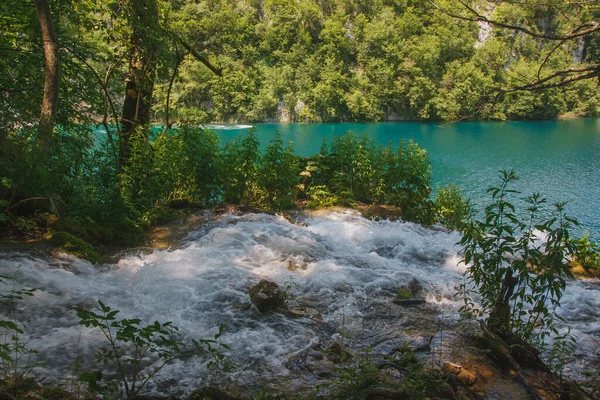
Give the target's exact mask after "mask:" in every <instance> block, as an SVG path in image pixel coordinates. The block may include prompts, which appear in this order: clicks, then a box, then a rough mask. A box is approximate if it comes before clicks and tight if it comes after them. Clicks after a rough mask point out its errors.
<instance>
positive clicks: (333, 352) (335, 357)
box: [325, 342, 354, 364]
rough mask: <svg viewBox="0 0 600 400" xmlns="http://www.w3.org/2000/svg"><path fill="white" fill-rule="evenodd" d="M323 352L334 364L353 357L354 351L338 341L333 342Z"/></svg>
mask: <svg viewBox="0 0 600 400" xmlns="http://www.w3.org/2000/svg"><path fill="white" fill-rule="evenodd" d="M325 352H326V353H327V358H328V359H330V360H331V361H333V362H334V363H336V364H339V363H342V362H346V361H348V360H350V359H352V358H353V357H354V352H353V351H352V350H350V349H349V348H347V347H346V346H345V345H344V344H343V343H340V342H333V343H332V344H331V346H329V347H328V348H327V349H326V350H325Z"/></svg>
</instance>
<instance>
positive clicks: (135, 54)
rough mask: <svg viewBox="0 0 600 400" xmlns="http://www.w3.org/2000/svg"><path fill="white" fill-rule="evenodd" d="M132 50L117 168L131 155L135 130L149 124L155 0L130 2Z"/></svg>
mask: <svg viewBox="0 0 600 400" xmlns="http://www.w3.org/2000/svg"><path fill="white" fill-rule="evenodd" d="M132 5H133V8H134V18H135V20H134V21H133V22H132V23H133V35H132V39H131V42H132V45H133V47H132V50H131V54H130V57H129V72H128V77H127V83H126V87H125V100H124V102H123V114H122V116H121V125H122V130H121V137H120V150H121V153H120V166H124V165H127V163H128V161H129V158H130V155H131V137H132V134H133V133H134V132H135V130H136V129H137V128H138V127H140V126H144V125H146V124H148V123H149V122H150V111H151V106H152V91H153V89H154V75H155V65H156V44H155V43H154V40H152V38H151V37H148V32H149V30H151V29H156V27H157V25H158V9H157V6H156V1H155V0H152V1H142V0H133V1H132Z"/></svg>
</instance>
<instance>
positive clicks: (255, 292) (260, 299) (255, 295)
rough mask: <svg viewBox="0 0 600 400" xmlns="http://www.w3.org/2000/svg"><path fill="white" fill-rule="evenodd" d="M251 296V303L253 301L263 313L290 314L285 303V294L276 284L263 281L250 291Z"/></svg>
mask: <svg viewBox="0 0 600 400" xmlns="http://www.w3.org/2000/svg"><path fill="white" fill-rule="evenodd" d="M249 295H250V301H252V303H253V304H254V305H255V306H256V308H258V311H260V312H261V313H264V312H279V313H282V314H287V313H288V307H287V304H286V303H285V293H284V292H283V291H282V290H281V288H280V287H279V285H277V284H276V283H275V282H269V281H267V280H265V279H263V280H261V281H260V282H259V283H258V284H257V285H256V286H254V287H252V289H250V292H249Z"/></svg>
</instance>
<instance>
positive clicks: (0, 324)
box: [0, 270, 39, 380]
mask: <svg viewBox="0 0 600 400" xmlns="http://www.w3.org/2000/svg"><path fill="white" fill-rule="evenodd" d="M18 275H19V271H18V270H17V271H16V272H15V273H14V275H13V276H5V275H0V284H2V285H8V286H9V289H8V291H6V292H2V293H0V307H1V308H2V312H3V313H4V314H5V315H6V316H7V317H8V318H9V319H2V320H0V336H1V337H2V341H1V342H0V374H1V375H2V377H4V378H11V379H13V380H16V379H18V378H22V377H25V376H26V375H27V374H28V373H29V372H31V370H32V369H33V368H35V367H36V366H38V365H39V363H38V351H37V350H32V349H30V348H28V347H27V342H26V341H24V339H23V335H24V334H25V331H24V329H25V327H24V326H22V325H19V324H18V322H17V303H18V302H19V301H20V300H22V299H23V296H33V293H34V292H35V289H27V288H20V287H18V283H17V277H18Z"/></svg>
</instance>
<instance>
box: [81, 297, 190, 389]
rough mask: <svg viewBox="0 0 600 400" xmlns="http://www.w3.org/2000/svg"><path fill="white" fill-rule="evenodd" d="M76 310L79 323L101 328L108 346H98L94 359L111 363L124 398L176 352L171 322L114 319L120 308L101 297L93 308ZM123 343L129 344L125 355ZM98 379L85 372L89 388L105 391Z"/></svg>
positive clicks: (177, 345)
mask: <svg viewBox="0 0 600 400" xmlns="http://www.w3.org/2000/svg"><path fill="white" fill-rule="evenodd" d="M75 310H76V311H77V316H78V317H79V319H80V324H81V325H83V326H86V327H94V328H98V329H100V331H101V332H102V334H103V335H104V337H105V338H106V340H107V342H108V345H107V346H106V347H104V348H101V349H100V351H99V352H98V354H97V355H96V358H97V359H98V361H100V362H102V363H103V364H104V365H107V364H109V363H112V364H114V365H113V366H114V367H115V369H116V374H117V378H118V380H119V382H120V385H119V386H121V389H122V390H124V392H125V394H126V395H127V397H129V396H134V395H136V394H138V393H139V392H140V391H141V390H142V389H143V388H144V386H145V385H146V384H147V383H148V381H149V380H150V379H151V378H152V377H153V376H154V375H156V374H157V373H158V371H160V370H161V369H162V368H163V367H164V366H165V365H166V364H168V363H169V362H170V361H172V360H173V359H174V358H175V356H176V355H178V353H179V348H180V346H181V342H179V341H178V339H177V336H176V333H177V331H178V329H177V328H176V327H174V326H173V325H172V324H171V323H170V322H165V323H162V324H161V323H160V322H158V321H156V322H154V323H153V324H150V325H147V326H143V327H142V326H140V323H141V321H140V320H139V319H122V320H117V319H116V318H115V317H116V315H117V314H118V313H119V310H112V309H111V308H110V307H108V306H107V305H105V304H104V303H102V301H100V300H99V301H98V305H97V306H95V307H94V308H93V309H92V310H85V309H83V308H76V309H75ZM123 346H130V347H131V351H130V352H127V353H125V354H124V353H123V349H122V347H123ZM153 359H157V360H158V361H154V360H153ZM98 381H99V376H98V375H95V374H88V375H87V382H88V383H89V384H90V385H91V388H92V389H96V390H105V389H106V388H105V387H101V386H98V384H97V382H98Z"/></svg>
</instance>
